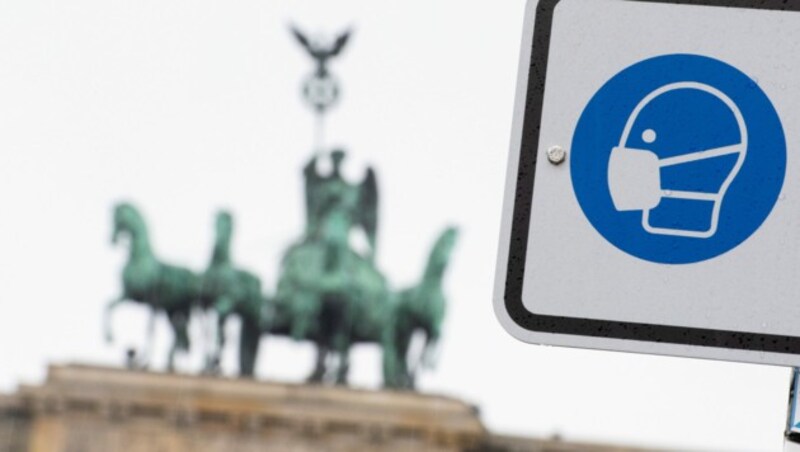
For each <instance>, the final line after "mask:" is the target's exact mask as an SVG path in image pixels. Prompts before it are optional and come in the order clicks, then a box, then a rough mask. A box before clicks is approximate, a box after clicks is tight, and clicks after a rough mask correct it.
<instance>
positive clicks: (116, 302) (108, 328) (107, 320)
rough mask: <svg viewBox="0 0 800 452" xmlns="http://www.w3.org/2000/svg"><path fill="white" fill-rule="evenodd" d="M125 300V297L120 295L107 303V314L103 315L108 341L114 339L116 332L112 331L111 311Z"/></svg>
mask: <svg viewBox="0 0 800 452" xmlns="http://www.w3.org/2000/svg"><path fill="white" fill-rule="evenodd" d="M124 301H125V297H124V296H119V297H117V298H115V299H113V300H111V301H110V302H109V303H108V305H106V310H105V315H104V316H103V330H104V331H105V337H106V342H109V343H110V342H113V341H114V334H113V333H112V331H111V313H112V312H113V311H114V309H116V308H117V306H119V305H120V304H122V303H123V302H124Z"/></svg>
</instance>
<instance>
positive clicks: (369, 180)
mask: <svg viewBox="0 0 800 452" xmlns="http://www.w3.org/2000/svg"><path fill="white" fill-rule="evenodd" d="M356 223H357V224H358V225H360V226H361V227H362V228H363V229H364V234H365V235H366V236H367V241H368V242H369V259H370V260H374V259H375V252H376V250H377V248H376V247H377V240H378V239H377V235H378V181H377V178H376V176H375V170H373V169H372V168H368V169H367V175H366V176H365V177H364V181H363V182H361V185H360V186H359V190H358V209H357V210H356Z"/></svg>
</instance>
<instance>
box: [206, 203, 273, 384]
mask: <svg viewBox="0 0 800 452" xmlns="http://www.w3.org/2000/svg"><path fill="white" fill-rule="evenodd" d="M215 226H216V227H215V230H216V239H215V241H214V250H213V252H212V255H211V262H210V263H209V265H208V269H207V270H206V271H205V273H204V274H203V277H202V286H201V287H202V289H201V306H203V307H204V308H209V307H210V308H213V309H214V311H216V314H217V329H216V331H217V337H216V341H215V345H216V347H215V349H214V350H213V351H212V353H211V354H210V356H209V358H208V359H207V364H206V370H207V371H209V372H213V371H214V370H215V369H216V368H217V367H218V366H219V362H220V354H221V353H222V348H223V346H224V344H225V322H226V320H227V319H228V317H229V316H231V315H236V316H238V317H239V318H240V319H241V320H242V328H241V334H240V337H239V365H240V367H241V372H242V373H243V374H245V375H252V373H253V367H254V365H255V360H256V354H257V353H258V345H259V338H260V335H261V331H263V329H264V325H263V324H262V322H263V321H264V319H263V315H262V310H263V309H264V306H265V303H266V300H265V298H264V296H263V295H262V292H261V279H259V278H258V276H256V275H254V274H253V273H250V272H248V271H245V270H242V269H239V268H236V267H235V266H234V265H233V261H232V260H231V239H232V236H233V217H232V216H231V214H230V213H228V212H224V211H223V212H219V213H218V214H217V217H216V224H215Z"/></svg>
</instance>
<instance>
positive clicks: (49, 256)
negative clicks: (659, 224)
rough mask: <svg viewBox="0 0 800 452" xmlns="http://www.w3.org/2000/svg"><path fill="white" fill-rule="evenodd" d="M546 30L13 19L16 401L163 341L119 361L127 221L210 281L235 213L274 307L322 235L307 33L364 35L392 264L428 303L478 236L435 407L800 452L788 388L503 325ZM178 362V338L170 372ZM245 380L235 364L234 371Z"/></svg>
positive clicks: (295, 364)
mask: <svg viewBox="0 0 800 452" xmlns="http://www.w3.org/2000/svg"><path fill="white" fill-rule="evenodd" d="M523 7H524V2H523V1H522V0H505V1H502V2H496V1H473V0H469V1H467V0H461V1H457V0H448V1H444V0H436V1H430V0H428V1H423V0H404V1H382V2H375V1H367V0H364V1H355V0H348V1H344V0H343V1H337V2H330V1H320V0H318V1H311V0H302V1H298V0H293V1H292V2H288V1H281V2H279V1H272V2H266V1H253V0H241V1H237V2H223V1H210V0H182V1H177V0H170V1H165V0H139V1H136V2H129V1H112V0H81V1H71V2H55V1H47V0H26V1H24V2H22V1H15V2H13V1H0V181H2V188H0V312H1V313H2V314H0V390H3V391H11V390H13V388H14V387H15V386H16V385H17V384H18V383H23V382H24V383H36V382H38V381H40V380H41V379H42V378H43V377H44V375H45V369H46V365H47V363H50V362H56V363H63V362H72V361H76V362H90V363H100V364H110V365H117V364H120V363H121V362H122V354H123V350H124V349H125V348H126V347H128V346H131V345H137V344H141V343H142V342H143V337H144V329H145V324H146V315H145V311H144V310H143V309H141V308H139V307H136V306H130V307H124V308H121V309H120V310H119V311H118V312H117V315H116V316H115V328H116V331H117V342H116V343H115V344H114V345H113V346H108V345H106V344H105V343H104V342H103V338H102V330H101V318H102V310H103V306H104V304H105V303H106V302H107V301H108V300H110V299H111V298H112V297H113V296H115V295H116V293H117V291H118V290H119V271H120V269H121V266H122V265H123V263H124V259H125V257H126V256H125V251H124V250H123V249H115V248H113V247H112V246H111V245H110V234H111V217H110V211H111V206H112V205H113V203H114V202H116V201H118V200H121V199H128V200H133V201H135V202H136V203H137V204H138V205H140V206H141V208H142V210H143V212H144V214H145V215H146V218H147V219H148V220H149V223H150V227H151V235H152V238H153V240H154V246H155V249H156V251H157V252H158V253H159V255H160V256H161V257H163V258H164V259H165V260H168V261H171V262H175V263H180V264H182V265H187V266H190V267H192V268H195V269H197V270H200V269H202V268H203V267H204V266H205V263H206V261H207V259H208V256H209V253H210V248H211V242H212V238H213V237H212V236H213V231H212V224H213V223H212V217H213V214H214V212H215V210H216V209H217V208H220V207H228V208H230V209H232V210H233V211H234V213H235V214H236V219H237V231H236V236H235V238H234V240H235V243H234V247H235V259H236V260H237V261H238V262H239V263H241V264H243V265H245V266H247V267H249V268H251V269H253V270H255V271H257V272H258V273H259V274H260V275H261V276H262V278H263V280H264V281H265V286H266V287H267V288H268V289H271V288H272V287H274V282H275V280H276V277H277V270H278V261H279V258H280V256H281V254H282V253H283V251H284V249H285V248H286V246H287V245H288V244H289V243H290V241H292V240H294V239H295V238H296V237H297V236H298V234H299V232H300V231H301V227H302V222H303V211H302V198H301V197H302V192H301V187H302V186H301V179H300V173H299V171H300V168H301V166H302V164H303V163H304V161H305V160H306V159H307V158H308V156H309V155H310V151H311V149H310V147H311V144H312V134H311V132H312V117H311V115H310V114H309V112H308V111H307V109H306V108H305V107H304V105H303V104H302V103H301V102H300V99H299V82H300V79H301V77H304V76H305V75H306V74H307V73H308V72H309V71H310V70H311V63H310V61H309V60H308V58H307V57H306V55H304V54H303V53H301V51H300V50H299V49H298V48H297V47H296V45H295V43H294V42H293V41H292V38H291V37H290V35H289V34H288V32H287V27H286V26H287V24H288V23H289V21H296V22H297V23H298V24H300V25H301V26H302V27H304V28H306V29H309V30H322V31H326V32H331V33H333V32H338V31H339V30H340V29H342V28H343V27H345V26H347V25H350V24H352V25H354V26H355V27H356V30H357V31H356V34H355V36H354V39H353V40H352V42H351V45H350V46H349V47H348V48H347V50H346V52H345V55H344V56H343V57H342V58H340V59H339V60H337V61H336V62H334V64H333V68H334V71H335V73H336V74H338V76H339V77H340V78H341V79H342V80H343V81H344V98H343V103H342V104H341V105H340V107H339V108H338V109H336V110H335V112H334V113H333V114H332V116H331V118H330V121H329V132H328V142H329V143H331V144H341V145H344V146H346V148H347V149H349V150H350V159H349V161H348V162H349V165H348V173H349V174H350V175H351V176H352V177H353V179H354V180H355V178H360V177H361V175H362V174H363V169H364V167H365V165H366V164H367V163H369V164H374V165H375V166H376V167H377V169H378V171H379V183H380V186H381V190H382V191H381V196H382V199H381V201H382V205H381V229H380V245H379V247H380V249H379V262H380V265H381V266H382V268H383V269H384V270H385V272H386V273H387V275H388V276H389V278H390V280H391V281H392V283H393V285H394V287H398V288H400V287H405V286H407V285H409V284H412V283H414V282H415V281H416V280H417V279H418V277H419V274H420V272H421V271H422V266H423V260H424V258H425V257H426V255H427V252H428V249H429V247H430V244H431V241H432V240H433V239H434V237H435V236H436V235H437V234H438V233H439V231H440V230H441V229H442V228H444V227H445V226H446V225H447V224H450V223H455V224H457V225H459V226H461V228H462V232H463V234H462V236H461V241H460V242H459V244H458V247H457V249H456V253H455V255H454V258H453V261H454V263H453V266H452V268H451V271H450V273H449V275H448V278H447V292H448V293H449V295H450V301H451V303H450V305H449V309H450V311H449V316H448V318H447V321H446V324H445V337H444V341H443V350H442V360H441V362H440V364H439V367H438V368H437V370H436V371H434V372H433V373H428V374H425V375H424V376H423V377H422V379H421V387H422V388H423V389H424V390H425V391H427V392H436V393H445V394H449V395H454V396H458V397H461V398H464V399H466V400H469V401H472V402H474V403H475V404H477V405H480V407H481V411H482V413H483V416H484V419H485V421H486V423H487V424H488V426H489V427H490V428H492V429H494V430H498V431H502V432H509V433H516V434H523V435H551V434H554V433H556V432H558V433H559V434H561V435H562V436H564V437H566V438H569V439H579V440H600V441H613V442H624V443H630V444H642V445H656V446H672V447H679V448H700V449H709V450H732V449H735V450H779V449H780V447H781V433H782V429H783V423H784V419H785V410H786V393H787V390H788V383H789V381H788V380H789V371H788V370H787V369H783V368H774V367H773V368H771V367H759V366H753V365H741V364H728V363H714V362H705V361H698V360H685V359H676V358H663V357H650V356H636V355H626V354H616V353H604V352H593V351H579V350H567V349H554V348H546V347H537V346H530V345H525V344H521V343H519V342H517V341H515V340H514V339H512V338H511V337H510V336H508V335H507V334H506V333H505V332H504V331H503V330H502V328H501V327H500V326H499V324H498V322H497V321H496V319H495V318H494V314H493V312H492V303H491V294H492V284H493V278H494V262H495V253H496V248H497V237H498V233H499V222H500V210H501V200H502V196H503V193H502V190H503V186H504V177H505V168H506V154H507V147H508V142H509V136H510V129H511V114H512V105H513V96H514V90H515V78H516V74H517V57H518V52H519V41H520V38H521V31H522V19H523V18H522V12H523ZM232 330H235V325H234V326H233V327H232ZM195 333H197V329H195ZM169 340H170V338H169V333H168V330H167V327H166V323H165V322H163V321H162V323H160V324H159V329H158V342H159V344H158V345H159V349H158V353H157V360H156V361H157V363H158V364H159V365H163V362H164V355H165V353H166V352H165V350H166V346H167V344H168V342H169ZM232 342H234V341H232ZM262 346H263V348H262V353H261V355H260V361H259V366H258V373H259V375H260V376H261V378H270V379H279V380H289V381H299V380H300V379H302V378H303V377H304V376H305V375H306V374H307V372H308V371H309V369H310V366H311V361H312V358H313V353H312V349H311V348H310V347H309V346H307V345H296V344H293V343H290V342H288V341H285V340H279V339H272V340H265V341H264V342H263V344H262ZM378 359H379V353H378V351H377V350H375V349H373V348H369V347H364V348H359V349H357V350H356V351H355V353H354V357H353V361H354V366H355V367H354V369H353V375H352V379H353V381H354V383H355V384H357V385H359V386H366V387H375V386H376V385H377V384H378V382H379V380H380V376H379V371H378ZM197 361H198V356H194V357H193V358H192V359H190V360H186V362H183V363H182V365H183V366H184V367H185V368H187V369H189V368H193V367H196V366H197V364H198V363H197ZM233 364H234V360H233V349H230V350H228V353H227V354H226V357H225V367H226V369H228V371H230V369H232V367H233Z"/></svg>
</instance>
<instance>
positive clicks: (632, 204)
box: [608, 82, 747, 239]
mask: <svg viewBox="0 0 800 452" xmlns="http://www.w3.org/2000/svg"><path fill="white" fill-rule="evenodd" d="M746 156H747V126H746V124H745V121H744V118H743V117H742V113H741V111H740V110H739V107H738V106H736V104H735V103H734V102H733V100H731V98H730V97H728V96H727V95H726V94H725V93H723V92H721V91H720V90H718V89H716V88H714V87H712V86H709V85H706V84H703V83H697V82H678V83H671V84H668V85H665V86H662V87H660V88H658V89H656V90H654V91H653V92H652V93H650V94H648V95H647V96H646V97H645V98H644V99H642V101H641V102H639V104H638V105H637V106H636V108H635V109H634V110H633V112H632V113H631V116H630V118H629V119H628V121H627V123H626V124H625V129H624V131H623V132H622V137H621V139H620V142H619V145H618V146H615V147H614V148H613V149H612V151H611V155H610V160H609V164H608V185H609V191H610V193H611V198H612V201H613V203H614V207H615V208H616V209H617V210H618V211H621V212H625V211H640V212H641V213H642V228H643V229H644V230H645V231H647V232H648V233H650V234H661V235H671V236H679V237H693V238H703V239H704V238H709V237H712V236H713V235H714V234H715V233H716V232H717V229H718V227H719V216H720V212H721V210H722V204H723V202H724V200H725V195H726V193H727V191H728V188H729V187H730V185H731V183H732V182H733V181H734V180H735V178H736V176H737V175H738V174H739V171H740V170H741V168H742V165H743V163H744V161H745V158H746Z"/></svg>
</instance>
